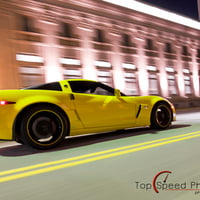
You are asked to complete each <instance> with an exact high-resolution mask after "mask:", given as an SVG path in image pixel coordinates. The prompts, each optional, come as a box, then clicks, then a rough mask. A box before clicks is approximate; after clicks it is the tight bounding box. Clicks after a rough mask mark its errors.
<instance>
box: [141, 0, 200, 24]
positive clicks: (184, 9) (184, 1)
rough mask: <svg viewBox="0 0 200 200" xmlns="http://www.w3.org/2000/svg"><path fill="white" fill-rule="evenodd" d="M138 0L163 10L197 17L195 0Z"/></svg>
mask: <svg viewBox="0 0 200 200" xmlns="http://www.w3.org/2000/svg"><path fill="white" fill-rule="evenodd" d="M138 1H140V2H144V3H148V4H150V5H155V6H157V7H160V8H164V9H165V10H168V11H172V12H175V13H177V14H180V15H183V16H187V17H189V18H193V19H196V20H197V19H198V9H197V0H138Z"/></svg>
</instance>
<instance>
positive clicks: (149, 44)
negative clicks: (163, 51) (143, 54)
mask: <svg viewBox="0 0 200 200" xmlns="http://www.w3.org/2000/svg"><path fill="white" fill-rule="evenodd" d="M145 48H146V49H148V50H154V49H155V48H154V45H153V40H152V39H146V47H145Z"/></svg>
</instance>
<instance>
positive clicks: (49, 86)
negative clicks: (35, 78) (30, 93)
mask: <svg viewBox="0 0 200 200" xmlns="http://www.w3.org/2000/svg"><path fill="white" fill-rule="evenodd" d="M24 90H55V91H62V88H61V86H60V84H59V82H53V83H45V84H41V85H35V86H31V87H27V88H24Z"/></svg>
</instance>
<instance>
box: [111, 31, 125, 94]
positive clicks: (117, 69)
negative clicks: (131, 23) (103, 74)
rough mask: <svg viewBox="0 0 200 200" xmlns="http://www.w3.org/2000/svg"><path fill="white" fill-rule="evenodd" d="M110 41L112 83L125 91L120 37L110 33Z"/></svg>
mask: <svg viewBox="0 0 200 200" xmlns="http://www.w3.org/2000/svg"><path fill="white" fill-rule="evenodd" d="M110 39H111V43H112V45H113V46H112V48H113V49H112V53H111V55H112V57H111V62H112V68H113V81H114V86H115V88H117V89H120V90H121V91H124V90H125V79H124V71H123V69H122V62H123V60H122V58H121V55H120V53H121V51H120V47H119V44H120V35H118V34H117V33H110Z"/></svg>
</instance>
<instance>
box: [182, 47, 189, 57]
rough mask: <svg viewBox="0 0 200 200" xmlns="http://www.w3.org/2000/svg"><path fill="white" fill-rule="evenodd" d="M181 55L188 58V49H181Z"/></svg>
mask: <svg viewBox="0 0 200 200" xmlns="http://www.w3.org/2000/svg"><path fill="white" fill-rule="evenodd" d="M182 55H184V56H189V52H188V48H187V46H183V47H182Z"/></svg>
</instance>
